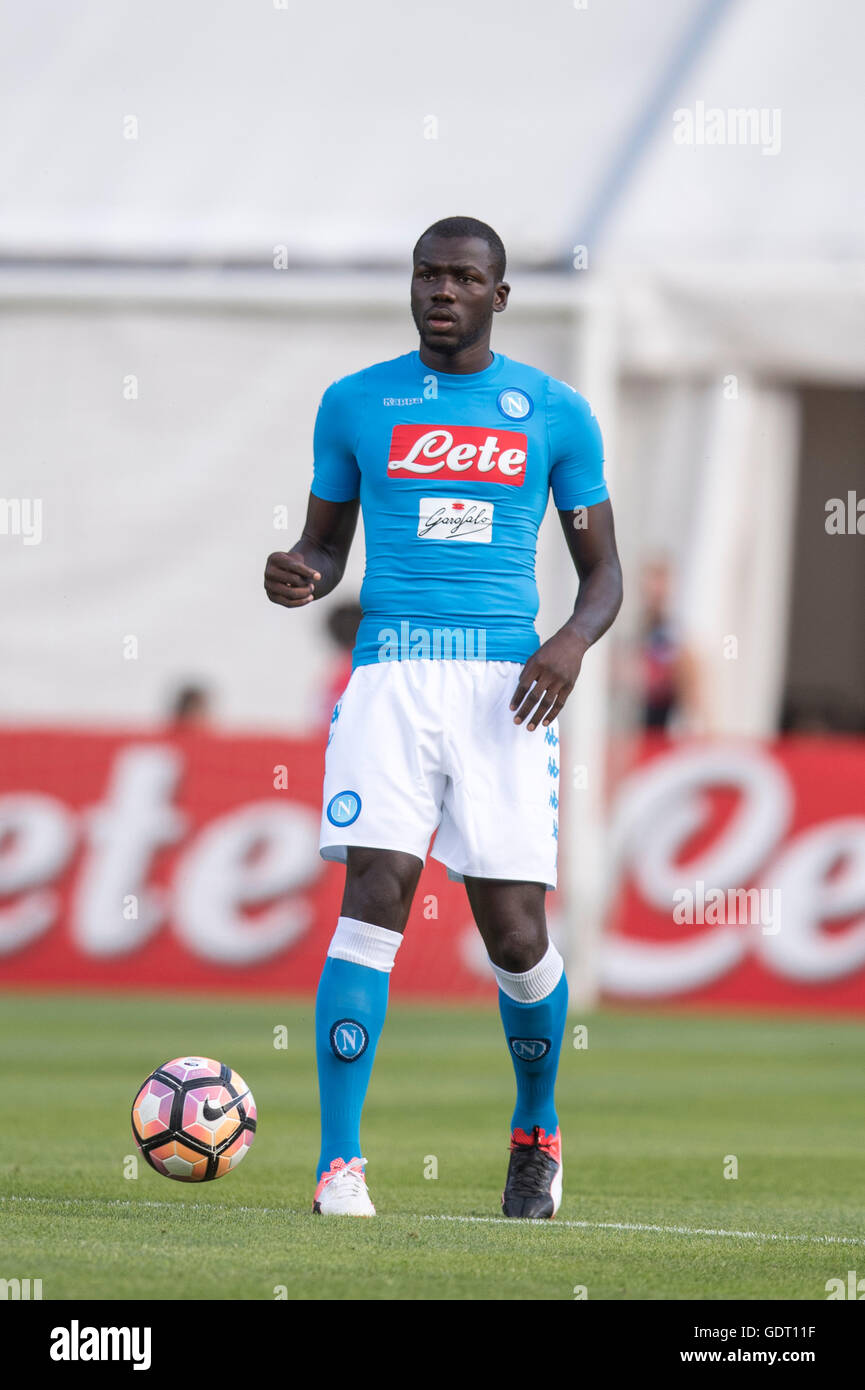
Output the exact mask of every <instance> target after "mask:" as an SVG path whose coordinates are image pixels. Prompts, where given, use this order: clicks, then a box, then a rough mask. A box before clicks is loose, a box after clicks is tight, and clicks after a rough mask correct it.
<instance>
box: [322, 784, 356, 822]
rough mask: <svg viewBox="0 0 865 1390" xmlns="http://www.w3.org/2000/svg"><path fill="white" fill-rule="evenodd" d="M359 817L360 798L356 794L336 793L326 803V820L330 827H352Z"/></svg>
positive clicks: (349, 792)
mask: <svg viewBox="0 0 865 1390" xmlns="http://www.w3.org/2000/svg"><path fill="white" fill-rule="evenodd" d="M359 815H360V797H359V796H358V794H357V792H352V791H344V792H337V794H336V796H332V797H331V798H330V801H329V802H328V803H327V818H328V820H329V821H330V823H331V825H353V824H354V822H355V821H356V820H357V818H358V816H359Z"/></svg>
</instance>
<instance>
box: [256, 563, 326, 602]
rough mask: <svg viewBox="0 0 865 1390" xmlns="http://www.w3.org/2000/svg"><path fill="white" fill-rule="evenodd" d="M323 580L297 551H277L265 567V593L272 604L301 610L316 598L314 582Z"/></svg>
mask: <svg viewBox="0 0 865 1390" xmlns="http://www.w3.org/2000/svg"><path fill="white" fill-rule="evenodd" d="M316 579H321V575H320V574H319V572H318V570H314V569H311V568H310V566H309V565H307V564H306V563H305V562H304V558H303V556H302V555H298V553H297V551H296V550H275V551H274V552H273V554H272V555H268V557H267V564H266V565H265V567H264V592H265V593H266V594H267V597H268V598H269V599H270V601H271V603H281V604H282V606H283V608H301V607H302V606H303V605H304V604H305V603H312V600H313V599H314V598H315V584H314V583H313V581H314V580H316Z"/></svg>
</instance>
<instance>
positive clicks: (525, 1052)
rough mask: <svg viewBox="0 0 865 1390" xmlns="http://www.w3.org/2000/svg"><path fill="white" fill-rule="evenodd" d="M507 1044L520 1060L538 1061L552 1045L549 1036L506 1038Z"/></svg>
mask: <svg viewBox="0 0 865 1390" xmlns="http://www.w3.org/2000/svg"><path fill="white" fill-rule="evenodd" d="M508 1044H509V1046H510V1049H511V1052H512V1053H513V1054H514V1056H515V1057H516V1058H517V1059H518V1060H519V1061H520V1062H539V1061H540V1060H541V1058H542V1057H546V1055H547V1053H548V1052H549V1050H550V1048H551V1047H552V1042H551V1041H550V1039H549V1038H508Z"/></svg>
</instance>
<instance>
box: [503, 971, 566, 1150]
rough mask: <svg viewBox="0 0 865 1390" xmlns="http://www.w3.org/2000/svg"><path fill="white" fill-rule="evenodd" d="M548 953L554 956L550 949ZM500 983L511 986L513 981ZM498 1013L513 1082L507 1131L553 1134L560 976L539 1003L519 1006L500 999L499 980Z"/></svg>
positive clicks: (561, 1018)
mask: <svg viewBox="0 0 865 1390" xmlns="http://www.w3.org/2000/svg"><path fill="white" fill-rule="evenodd" d="M551 949H552V950H553V951H555V947H552V948H551ZM556 956H557V957H558V952H556ZM558 959H559V960H560V959H561V957H558ZM534 969H536V970H537V969H538V967H537V966H535V967H534ZM527 973H531V972H527ZM496 974H497V975H498V976H501V975H502V974H504V972H500V971H498V970H496ZM506 978H507V980H508V981H512V980H514V979H515V978H519V977H515V976H513V975H511V976H508V977H506ZM509 987H510V986H509ZM499 1011H500V1013H501V1016H502V1023H503V1025H504V1030H505V1037H506V1038H507V1040H508V1050H509V1051H510V1054H511V1061H512V1062H513V1065H514V1073H515V1075H516V1079H517V1103H516V1107H515V1109H514V1113H513V1118H512V1120H511V1129H512V1130H515V1129H522V1130H524V1131H525V1133H526V1134H531V1132H532V1129H533V1128H534V1126H535V1125H539V1126H540V1128H541V1129H542V1130H544V1131H545V1133H547V1134H555V1132H556V1129H557V1128H558V1124H559V1117H558V1114H557V1112H556V1104H555V1095H554V1092H555V1085H556V1075H557V1073H558V1069H559V1054H560V1052H561V1048H562V1038H563V1037H564V1032H565V1022H566V1019H567V1012H568V984H567V980H566V979H565V976H564V973H563V972H562V973H561V974H560V976H559V979H558V983H557V984H556V985H555V986H554V987H553V989H552V990H551V992H550V993H549V994H547V995H546V996H545V997H544V998H542V999H539V1000H534V1001H531V1002H525V1003H523V1002H520V1001H519V1000H516V999H513V998H512V997H511V996H510V995H509V994H506V993H505V991H504V990H503V989H502V982H501V978H500V979H499Z"/></svg>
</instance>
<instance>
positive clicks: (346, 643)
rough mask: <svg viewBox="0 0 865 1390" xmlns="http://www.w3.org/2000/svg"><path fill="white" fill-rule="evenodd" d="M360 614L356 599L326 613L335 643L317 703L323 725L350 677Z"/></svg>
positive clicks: (329, 718) (328, 722)
mask: <svg viewBox="0 0 865 1390" xmlns="http://www.w3.org/2000/svg"><path fill="white" fill-rule="evenodd" d="M362 617H363V609H362V608H361V606H360V604H359V603H358V601H357V599H352V600H351V601H350V602H348V603H340V604H337V606H336V607H335V608H331V610H330V612H329V613H328V615H327V623H326V627H327V632H328V636H329V637H330V638H331V640H332V642H333V645H334V654H333V656H332V658H331V663H330V666H329V667H328V670H327V672H326V679H325V685H324V692H323V694H322V699H321V704H320V707H319V724H320V725H321V727H322V728H324V729H328V728H329V727H330V722H331V719H332V717H333V711H334V706H335V705H336V702H337V700H338V699H339V697H340V695H341V694H342V692H343V691H344V690H345V687H346V686H347V685H348V682H349V679H350V677H351V654H352V652H353V651H354V643H355V638H356V637H357V630H358V627H359V626H360V620H361V618H362Z"/></svg>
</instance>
